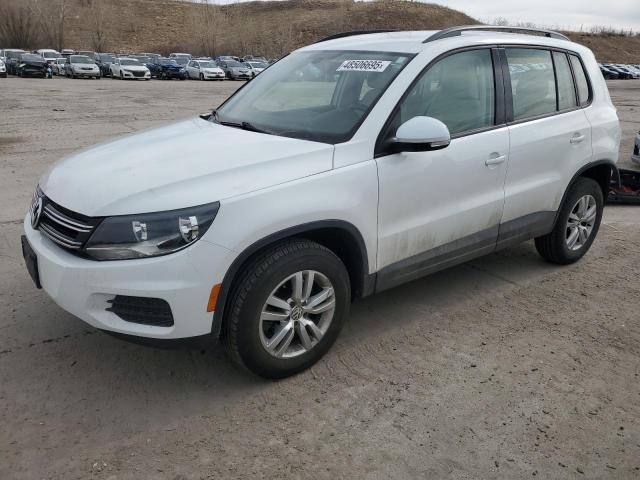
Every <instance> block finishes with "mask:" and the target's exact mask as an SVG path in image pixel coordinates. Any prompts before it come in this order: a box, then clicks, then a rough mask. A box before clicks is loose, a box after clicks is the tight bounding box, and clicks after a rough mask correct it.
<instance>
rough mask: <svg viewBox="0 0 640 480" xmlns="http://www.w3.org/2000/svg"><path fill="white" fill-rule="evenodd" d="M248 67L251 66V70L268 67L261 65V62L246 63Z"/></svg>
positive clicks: (264, 64)
mask: <svg viewBox="0 0 640 480" xmlns="http://www.w3.org/2000/svg"><path fill="white" fill-rule="evenodd" d="M247 63H248V64H249V65H251V66H252V67H253V68H267V67H268V65H267V64H266V63H262V62H247Z"/></svg>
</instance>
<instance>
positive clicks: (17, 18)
mask: <svg viewBox="0 0 640 480" xmlns="http://www.w3.org/2000/svg"><path fill="white" fill-rule="evenodd" d="M41 37H42V35H41V30H40V28H39V25H38V22H37V21H36V20H35V19H34V17H33V16H32V15H31V11H30V9H29V8H28V7H27V6H25V5H24V4H21V3H20V2H13V3H7V4H5V5H2V6H1V7H0V43H1V44H2V45H3V46H6V47H10V48H17V47H21V48H34V47H36V46H37V45H38V43H39V42H40V40H41Z"/></svg>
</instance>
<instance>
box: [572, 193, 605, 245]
mask: <svg viewBox="0 0 640 480" xmlns="http://www.w3.org/2000/svg"><path fill="white" fill-rule="evenodd" d="M597 214H598V207H597V204H596V199H595V198H593V197H592V196H591V195H584V196H583V197H580V198H579V199H578V201H577V202H576V204H575V205H574V206H573V208H572V209H571V213H570V214H569V219H568V220H567V228H566V234H565V240H566V242H567V247H569V250H574V251H575V250H579V249H580V248H582V247H583V246H584V245H585V244H586V243H587V241H588V240H589V237H590V236H591V232H592V231H593V227H594V225H595V223H596V217H597Z"/></svg>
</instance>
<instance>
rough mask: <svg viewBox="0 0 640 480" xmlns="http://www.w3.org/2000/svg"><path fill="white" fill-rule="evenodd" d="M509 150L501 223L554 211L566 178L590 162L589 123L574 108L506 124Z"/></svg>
mask: <svg viewBox="0 0 640 480" xmlns="http://www.w3.org/2000/svg"><path fill="white" fill-rule="evenodd" d="M509 130H510V137H511V149H510V157H509V171H508V173H507V179H506V182H505V207H504V215H503V217H502V223H505V222H508V221H510V220H514V219H517V218H519V217H523V216H525V215H528V214H531V213H536V212H549V211H556V210H557V209H558V207H559V206H560V201H561V200H562V196H563V194H564V191H565V188H566V186H567V183H568V182H569V179H570V178H571V177H572V176H573V174H574V173H575V172H576V171H578V169H579V168H580V167H581V166H582V165H585V164H587V163H589V162H590V161H591V157H592V149H591V125H590V124H589V121H588V120H587V117H586V115H585V113H584V111H583V110H581V109H580V110H574V111H571V112H567V113H562V114H559V115H554V116H551V117H547V118H541V119H538V120H533V121H530V122H525V123H521V124H517V125H512V126H510V127H509Z"/></svg>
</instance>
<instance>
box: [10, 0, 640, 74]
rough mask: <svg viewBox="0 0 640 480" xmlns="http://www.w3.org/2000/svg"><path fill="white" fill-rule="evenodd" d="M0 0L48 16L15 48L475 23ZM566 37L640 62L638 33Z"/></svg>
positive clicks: (387, 1)
mask: <svg viewBox="0 0 640 480" xmlns="http://www.w3.org/2000/svg"><path fill="white" fill-rule="evenodd" d="M4 1H5V2H17V4H18V5H22V6H23V8H24V5H29V4H30V2H31V3H32V4H33V5H38V4H39V5H40V7H38V8H40V9H41V10H43V11H41V12H40V13H41V14H42V15H43V17H44V18H47V20H46V22H47V23H46V24H47V28H48V29H49V31H48V32H47V33H48V34H49V35H48V37H44V38H42V37H41V38H40V39H39V40H33V41H31V42H30V43H31V45H20V46H27V47H30V48H35V47H36V46H42V47H54V48H55V47H58V48H60V47H62V45H64V47H65V48H75V49H94V50H102V51H116V52H140V51H154V52H155V51H157V52H161V53H168V52H171V51H189V52H193V53H198V54H203V55H205V54H206V55H219V54H235V55H244V54H261V55H265V56H268V57H278V56H280V55H282V54H284V53H287V52H289V51H291V50H293V49H295V48H297V47H300V46H302V45H305V44H308V43H310V42H313V41H315V40H317V39H319V38H322V37H324V36H326V35H330V34H332V33H337V32H341V31H349V30H370V29H398V30H411V29H415V30H430V29H440V28H445V27H448V26H453V25H468V24H475V23H478V22H477V21H476V20H475V19H473V18H471V17H469V16H467V15H465V14H464V13H462V12H459V11H457V10H453V9H450V8H446V7H442V6H439V5H433V4H427V3H421V2H410V1H401V0H379V1H373V2H353V1H351V0H286V1H280V2H246V3H244V2H243V3H236V4H231V5H211V4H206V2H204V1H203V0H194V1H180V0H46V2H45V3H44V4H43V2H42V0H4ZM38 2H39V3H38ZM62 4H64V5H65V6H66V9H65V22H64V28H62V29H58V30H59V31H60V32H64V33H60V34H57V35H56V32H55V30H56V29H55V27H53V26H52V25H51V23H50V19H51V18H55V17H56V14H57V13H59V12H58V11H56V10H55V9H56V8H58V9H59V7H57V6H56V5H62ZM42 5H46V6H45V7H42ZM45 9H47V10H46V11H44V10H45ZM0 13H1V12H0ZM0 16H2V15H0ZM0 33H1V32H0ZM569 35H570V36H571V38H572V39H574V40H575V41H577V42H580V43H583V44H586V45H588V46H589V47H590V48H592V49H593V50H594V52H595V53H596V56H597V57H598V59H599V60H600V61H602V62H625V63H640V36H635V37H618V36H606V35H587V34H576V33H569ZM47 38H48V39H47ZM52 38H55V40H52ZM60 38H62V40H60ZM0 43H2V38H0ZM5 43H6V42H5ZM33 43H37V44H38V45H34V44H33ZM56 43H60V45H57V44H56ZM3 46H13V45H3Z"/></svg>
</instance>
